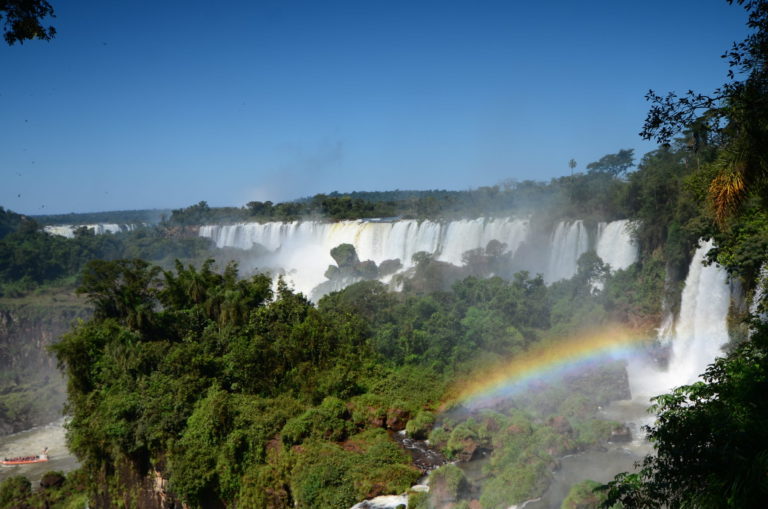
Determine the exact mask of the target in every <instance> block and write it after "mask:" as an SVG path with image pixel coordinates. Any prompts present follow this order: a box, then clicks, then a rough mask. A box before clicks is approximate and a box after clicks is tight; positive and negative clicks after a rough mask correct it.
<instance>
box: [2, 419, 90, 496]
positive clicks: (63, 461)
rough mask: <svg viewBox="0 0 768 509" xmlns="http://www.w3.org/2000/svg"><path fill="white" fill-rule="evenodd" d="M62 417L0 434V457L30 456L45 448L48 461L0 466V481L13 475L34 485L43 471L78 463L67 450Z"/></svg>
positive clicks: (63, 468)
mask: <svg viewBox="0 0 768 509" xmlns="http://www.w3.org/2000/svg"><path fill="white" fill-rule="evenodd" d="M64 422H65V421H64V418H63V417H62V418H61V419H59V420H57V421H55V422H52V423H50V424H46V425H44V426H37V427H35V428H31V429H28V430H24V431H20V432H18V433H13V434H11V435H5V436H2V437H0V457H2V458H10V457H16V456H34V455H36V454H40V452H41V451H42V450H43V449H44V448H46V447H47V448H48V458H49V460H48V461H47V462H45V463H34V464H31V465H15V466H12V467H8V466H0V481H2V480H3V479H6V478H8V477H10V476H13V475H23V476H26V477H27V478H28V479H29V480H30V481H31V482H32V486H33V487H37V485H38V483H39V482H40V479H41V478H42V477H43V475H44V474H45V473H46V472H50V471H51V470H56V471H59V472H69V471H71V470H74V469H76V468H78V467H79V466H80V463H79V462H78V461H77V458H75V457H74V456H73V455H72V453H70V452H69V450H68V449H67V444H66V439H65V434H66V430H65V429H64Z"/></svg>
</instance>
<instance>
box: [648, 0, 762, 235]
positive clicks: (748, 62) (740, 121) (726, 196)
mask: <svg viewBox="0 0 768 509" xmlns="http://www.w3.org/2000/svg"><path fill="white" fill-rule="evenodd" d="M726 1H727V2H728V3H729V4H737V5H740V6H742V7H743V8H744V9H745V11H746V12H747V14H748V19H747V27H748V28H749V29H750V30H751V31H752V32H751V33H750V35H748V36H747V38H746V39H744V40H743V41H741V42H738V43H734V44H733V46H732V47H731V49H730V50H728V51H726V52H725V54H723V55H722V56H723V58H726V59H728V62H729V65H730V70H729V71H728V80H729V81H727V82H726V83H725V84H724V85H723V86H721V87H719V88H717V89H715V90H714V91H713V92H712V93H710V94H702V93H699V92H694V91H692V90H689V91H688V92H687V93H686V94H684V95H682V96H678V95H677V94H676V93H674V92H670V93H668V94H667V95H666V96H661V95H658V94H656V93H655V92H654V91H653V90H650V91H648V94H646V99H647V100H648V101H650V102H651V103H652V106H651V109H650V111H649V112H648V116H647V117H646V119H645V124H644V125H643V130H642V131H641V132H640V135H641V136H642V137H643V138H645V139H649V140H650V139H655V140H656V141H657V142H659V143H662V144H667V143H669V142H670V140H671V139H672V138H673V137H674V136H675V135H677V134H678V133H680V132H683V131H685V130H690V138H691V140H690V142H691V147H692V148H693V149H694V150H697V149H699V148H700V147H702V146H705V145H707V144H709V143H714V144H716V145H718V146H719V148H720V152H719V155H718V158H717V160H716V161H715V163H714V169H715V177H714V178H713V179H712V180H711V184H710V190H709V191H710V200H711V203H712V206H713V208H714V211H715V216H716V218H717V220H718V222H719V223H720V224H721V225H724V223H725V222H726V220H727V219H728V218H730V217H732V216H733V215H734V213H735V212H736V211H737V210H739V209H740V208H741V207H742V205H743V204H744V203H745V202H746V199H747V197H748V196H749V195H750V193H754V194H756V195H758V196H761V197H762V198H763V200H766V199H768V198H766V194H768V193H766V192H765V191H766V190H768V154H767V153H766V151H765V149H764V148H765V147H766V146H768V122H766V117H768V0H726ZM737 76H738V77H743V78H742V79H737Z"/></svg>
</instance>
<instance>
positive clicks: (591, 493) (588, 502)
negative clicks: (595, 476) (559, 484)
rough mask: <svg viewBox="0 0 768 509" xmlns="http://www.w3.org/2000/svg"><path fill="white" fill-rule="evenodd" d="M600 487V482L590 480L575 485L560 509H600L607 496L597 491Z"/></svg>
mask: <svg viewBox="0 0 768 509" xmlns="http://www.w3.org/2000/svg"><path fill="white" fill-rule="evenodd" d="M599 487H600V483H599V482H595V481H589V480H587V481H582V482H580V483H577V484H574V485H573V486H571V489H570V490H569V491H568V496H566V497H565V500H563V504H562V505H561V506H560V508H561V509H598V508H599V507H601V504H602V502H603V500H604V499H605V495H604V494H603V493H601V492H600V491H597V488H599Z"/></svg>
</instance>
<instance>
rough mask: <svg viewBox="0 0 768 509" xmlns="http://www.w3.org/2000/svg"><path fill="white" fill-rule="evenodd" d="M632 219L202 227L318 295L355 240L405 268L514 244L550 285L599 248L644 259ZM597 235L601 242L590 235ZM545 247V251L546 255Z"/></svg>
mask: <svg viewBox="0 0 768 509" xmlns="http://www.w3.org/2000/svg"><path fill="white" fill-rule="evenodd" d="M628 225H629V223H628V222H627V221H626V220H621V221H613V222H610V223H600V224H598V225H597V231H596V232H594V235H590V232H589V229H588V228H587V227H586V226H585V224H584V222H583V221H580V220H576V221H561V222H559V223H557V224H555V225H554V227H553V229H552V231H551V232H535V231H533V229H532V228H531V221H530V219H528V218H514V217H508V218H478V219H463V220H457V221H446V222H436V221H416V220H395V221H387V220H357V221H339V222H336V223H324V222H319V221H301V222H299V221H297V222H292V223H280V222H272V223H263V224H260V223H240V224H232V225H207V226H201V227H200V232H199V234H200V236H201V237H206V238H209V239H211V240H212V241H213V242H214V243H215V244H216V246H217V247H219V248H236V249H240V250H243V251H244V253H243V254H244V255H245V256H244V257H243V258H244V260H241V266H242V267H243V269H244V270H246V271H249V270H254V269H257V268H258V269H260V270H273V271H276V272H281V273H283V274H285V276H286V278H287V279H288V280H290V281H291V283H292V284H293V286H294V288H295V289H296V290H298V291H301V292H303V293H304V294H305V295H310V294H311V292H312V289H313V288H315V287H316V286H317V285H319V284H320V283H322V282H323V281H325V276H324V273H325V271H326V269H327V268H328V266H329V265H333V264H334V261H333V259H332V258H331V255H330V251H331V249H332V248H334V247H336V246H338V245H339V244H345V243H346V244H352V245H353V246H355V249H356V251H357V254H358V258H359V259H360V260H373V261H374V262H376V264H380V263H381V262H383V261H385V260H395V259H398V260H400V262H401V263H402V264H403V270H407V269H408V268H409V267H412V266H413V255H414V254H416V253H418V252H420V251H425V252H427V253H429V254H431V255H433V256H435V258H436V259H437V260H440V261H444V262H448V263H451V264H454V265H462V254H463V253H465V252H466V251H469V250H472V249H478V248H485V247H486V246H487V245H488V243H489V242H490V241H491V240H497V241H499V242H501V243H503V244H505V245H506V252H507V253H508V254H509V255H510V259H511V260H512V262H511V263H512V266H511V267H510V269H512V270H514V271H517V270H528V271H529V272H531V273H532V274H536V273H541V274H543V276H544V279H545V281H547V283H553V282H555V281H558V280H560V279H567V278H570V277H572V276H574V275H575V274H576V270H577V260H578V258H579V256H581V255H582V254H583V253H584V252H586V251H587V250H588V249H590V247H591V248H593V249H596V250H597V251H598V254H599V255H600V256H601V257H602V258H603V259H604V261H606V263H609V264H610V265H611V267H612V268H613V269H623V268H626V267H628V266H629V265H631V264H632V263H634V262H635V260H636V259H637V249H636V247H635V245H634V243H633V241H632V239H631V236H630V234H629V231H628ZM592 237H594V239H595V241H594V244H595V245H594V246H593V245H591V243H590V238H592ZM525 245H528V246H529V247H531V246H535V247H536V250H537V251H536V253H534V254H533V255H530V254H529V256H527V257H521V258H519V259H518V258H517V257H516V256H515V255H516V254H517V253H518V251H519V250H521V247H523V246H525ZM541 251H543V255H542V253H541Z"/></svg>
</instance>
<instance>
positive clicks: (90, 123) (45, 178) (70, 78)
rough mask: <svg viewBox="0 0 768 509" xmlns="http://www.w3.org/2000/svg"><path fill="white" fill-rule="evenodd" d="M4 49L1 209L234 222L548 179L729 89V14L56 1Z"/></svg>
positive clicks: (650, 1) (641, 148) (611, 5)
mask: <svg viewBox="0 0 768 509" xmlns="http://www.w3.org/2000/svg"><path fill="white" fill-rule="evenodd" d="M50 2H51V3H52V5H53V6H54V8H55V10H56V13H57V17H56V18H55V19H53V20H51V21H52V23H53V24H54V26H55V27H56V29H57V31H58V34H57V36H56V38H55V39H54V40H53V41H51V42H49V43H46V42H41V41H31V42H27V43H25V44H24V45H23V46H19V45H15V46H12V47H8V46H6V45H5V44H0V73H1V74H0V76H2V78H1V79H0V205H2V206H4V207H6V208H8V209H11V210H15V211H18V212H22V213H27V214H41V213H43V214H44V213H66V212H89V211H100V210H120V209H139V208H177V207H182V206H187V205H190V204H192V203H196V202H198V201H200V200H206V201H208V203H209V204H210V205H212V206H225V205H233V206H242V205H244V204H245V203H246V202H248V201H251V200H267V199H269V200H272V201H274V202H277V201H283V200H290V199H294V198H297V197H301V196H307V195H311V194H315V193H319V192H330V191H334V190H338V191H342V192H343V191H353V190H391V189H398V188H399V189H435V188H440V189H467V188H471V187H477V186H481V185H493V184H495V183H498V182H500V181H501V180H504V179H507V178H515V179H519V180H524V179H535V180H549V179H550V178H551V177H555V176H560V175H564V174H567V173H568V172H569V169H568V161H569V160H570V159H571V158H574V159H575V160H576V161H577V162H578V167H577V171H578V170H579V169H583V168H584V167H585V165H586V164H587V163H589V162H590V161H595V160H597V159H599V158H600V157H601V156H602V155H604V154H606V153H611V152H616V151H618V150H619V149H621V148H634V149H635V151H636V153H638V154H643V153H645V152H647V151H648V150H651V149H653V148H654V146H653V145H652V144H650V143H648V142H644V141H642V140H641V139H640V137H639V136H638V134H637V133H638V132H639V131H640V129H641V127H642V123H643V119H644V118H645V113H646V111H647V109H648V105H647V103H646V102H645V100H644V98H643V97H644V95H645V93H646V92H647V90H648V89H649V88H652V89H654V90H656V91H657V92H667V91H670V90H676V91H680V92H684V91H686V90H688V89H695V90H701V91H710V90H711V89H713V88H714V87H716V86H718V85H719V84H721V83H723V81H724V80H725V74H726V70H727V67H726V64H725V62H724V61H723V60H721V59H720V58H719V56H720V54H722V52H723V51H724V50H725V49H727V48H728V47H729V46H730V44H731V42H733V41H734V40H738V39H741V38H742V37H743V36H744V34H745V29H744V19H745V17H744V12H743V10H742V9H741V8H739V7H733V6H729V5H728V4H727V3H726V2H725V0H664V1H657V0H644V1H629V0H610V1H602V0H596V1H587V2H577V1H573V0H568V1H565V0H563V1H561V0H552V1H549V2H531V1H519V0H507V1H478V0H475V1H451V0H442V1H435V2H430V1H418V0H410V1H393V0H388V1H369V0H349V1H329V0H323V1H315V0H313V1H305V2H299V1H291V0H276V1H257V2H253V1H242V2H240V1H231V2H210V1H206V2H202V1H197V0H187V1H184V2H180V1H156V0H155V1H127V0H122V1H117V0H115V1H108V2H104V1H96V0H92V1H85V0H80V1H78V0H67V1H63V0H50Z"/></svg>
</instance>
